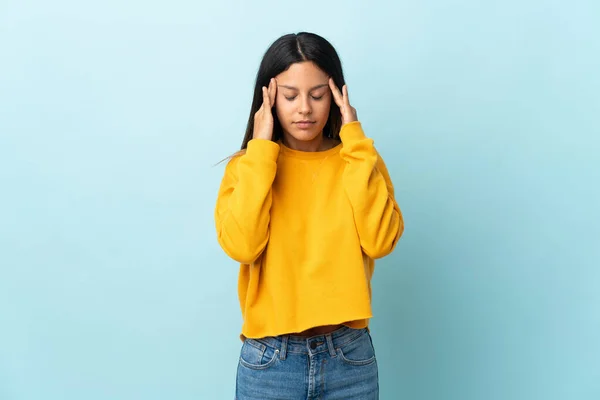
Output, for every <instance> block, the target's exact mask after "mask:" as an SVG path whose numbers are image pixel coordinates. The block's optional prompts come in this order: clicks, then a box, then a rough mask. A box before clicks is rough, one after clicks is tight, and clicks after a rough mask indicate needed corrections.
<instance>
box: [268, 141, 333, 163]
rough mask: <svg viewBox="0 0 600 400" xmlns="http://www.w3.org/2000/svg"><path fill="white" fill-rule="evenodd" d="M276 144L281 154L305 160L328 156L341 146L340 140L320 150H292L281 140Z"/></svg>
mask: <svg viewBox="0 0 600 400" xmlns="http://www.w3.org/2000/svg"><path fill="white" fill-rule="evenodd" d="M278 144H279V147H280V149H281V150H280V151H281V153H282V154H283V155H285V156H290V157H295V158H301V159H305V160H318V159H321V158H324V157H329V156H330V155H332V154H335V153H339V152H340V150H341V148H342V143H341V142H340V143H338V144H337V145H335V146H333V147H332V148H330V149H327V150H321V151H302V150H294V149H292V148H290V147H287V146H286V145H285V144H283V142H282V141H281V140H280V141H279V142H278Z"/></svg>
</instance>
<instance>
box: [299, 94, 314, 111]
mask: <svg viewBox="0 0 600 400" xmlns="http://www.w3.org/2000/svg"><path fill="white" fill-rule="evenodd" d="M298 112H299V113H300V114H302V115H308V114H310V113H311V112H312V110H311V108H310V102H309V100H308V97H304V98H303V99H302V100H301V101H300V106H299V109H298Z"/></svg>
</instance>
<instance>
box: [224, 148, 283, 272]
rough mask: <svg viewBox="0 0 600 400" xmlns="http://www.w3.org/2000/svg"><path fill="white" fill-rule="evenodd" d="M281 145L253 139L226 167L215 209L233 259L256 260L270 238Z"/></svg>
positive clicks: (229, 253)
mask: <svg viewBox="0 0 600 400" xmlns="http://www.w3.org/2000/svg"><path fill="white" fill-rule="evenodd" d="M278 155H279V145H278V144H276V143H275V142H272V141H270V140H262V139H253V140H250V141H249V142H248V148H247V150H246V153H245V154H243V155H241V156H237V157H235V158H233V159H232V160H231V161H230V162H229V163H228V164H227V167H226V169H225V174H224V176H223V180H222V181H221V186H220V188H219V194H218V197H217V205H216V208H215V223H216V229H217V238H218V241H219V244H220V245H221V247H222V248H223V250H224V251H225V253H226V254H227V255H228V256H229V257H231V258H232V259H234V260H236V261H238V262H240V263H243V264H251V263H253V262H254V261H255V260H256V259H257V258H258V257H259V256H260V254H261V253H262V251H263V250H264V248H265V246H266V245H267V242H268V241H269V222H270V210H271V202H272V198H271V185H272V184H273V180H274V179H275V173H276V171H277V157H278Z"/></svg>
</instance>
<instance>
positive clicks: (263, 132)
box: [252, 78, 277, 140]
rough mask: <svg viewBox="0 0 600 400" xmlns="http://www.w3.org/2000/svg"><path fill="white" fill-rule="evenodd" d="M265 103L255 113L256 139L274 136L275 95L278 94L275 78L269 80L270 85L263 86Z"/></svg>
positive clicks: (254, 135)
mask: <svg viewBox="0 0 600 400" xmlns="http://www.w3.org/2000/svg"><path fill="white" fill-rule="evenodd" d="M262 94H263V103H262V105H261V106H260V108H259V109H258V111H257V112H256V113H255V114H254V132H253V135H252V137H253V138H254V139H265V140H271V138H272V137H273V112H272V110H271V109H272V108H273V105H274V104H275V95H276V94H277V82H276V81H275V78H271V80H270V81H269V87H268V88H266V87H265V86H263V87H262Z"/></svg>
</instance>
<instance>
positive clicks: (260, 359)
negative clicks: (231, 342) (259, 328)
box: [240, 338, 279, 370]
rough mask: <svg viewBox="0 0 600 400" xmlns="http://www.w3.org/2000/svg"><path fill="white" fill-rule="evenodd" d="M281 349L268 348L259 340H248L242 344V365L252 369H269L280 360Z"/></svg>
mask: <svg viewBox="0 0 600 400" xmlns="http://www.w3.org/2000/svg"><path fill="white" fill-rule="evenodd" d="M278 356H279V349H274V348H272V347H271V346H267V345H265V344H263V343H261V342H259V341H258V340H255V339H250V338H247V339H246V340H245V341H244V343H243V344H242V350H241V352H240V364H241V365H243V366H244V367H246V368H250V369H256V370H261V369H267V368H269V367H271V366H272V365H273V364H275V362H276V361H277V360H278V359H279V357H278Z"/></svg>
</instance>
